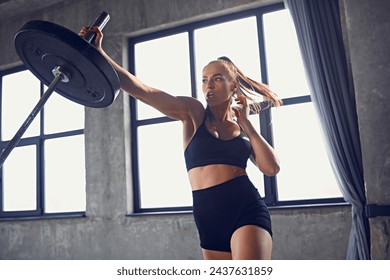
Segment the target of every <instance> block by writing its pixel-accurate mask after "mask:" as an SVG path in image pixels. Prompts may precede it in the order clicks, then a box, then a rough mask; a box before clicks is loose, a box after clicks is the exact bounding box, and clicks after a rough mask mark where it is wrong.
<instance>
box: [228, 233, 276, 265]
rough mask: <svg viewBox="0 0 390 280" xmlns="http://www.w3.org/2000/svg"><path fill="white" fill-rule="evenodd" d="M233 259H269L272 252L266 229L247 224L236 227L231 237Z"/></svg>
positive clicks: (269, 237)
mask: <svg viewBox="0 0 390 280" xmlns="http://www.w3.org/2000/svg"><path fill="white" fill-rule="evenodd" d="M230 246H231V249H232V259H233V260H269V259H271V254H272V237H271V235H270V234H269V232H268V231H266V230H265V229H263V228H261V227H258V226H252V225H247V226H243V227H240V228H238V229H237V230H236V231H235V232H234V233H233V236H232V238H231V242H230Z"/></svg>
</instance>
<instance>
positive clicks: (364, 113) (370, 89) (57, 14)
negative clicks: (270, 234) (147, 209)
mask: <svg viewBox="0 0 390 280" xmlns="http://www.w3.org/2000/svg"><path fill="white" fill-rule="evenodd" d="M189 2H190V3H191V4H189ZM272 2H274V1H267V0H226V1H206V0H204V1H202V0H192V1H186V0H158V1H156V0H133V1H125V0H115V1H109V0H100V1H96V0H95V1H93V0H82V1H63V2H61V3H59V4H56V5H53V6H51V7H48V8H45V9H44V10H39V11H34V12H31V13H28V14H25V15H13V16H11V17H8V18H5V19H2V20H0V41H1V50H2V51H1V53H0V69H4V68H6V67H11V66H13V65H17V64H18V63H20V62H19V59H18V57H17V55H16V53H15V51H14V47H13V36H14V34H15V33H16V32H17V31H18V29H19V28H20V26H22V25H23V24H24V23H25V22H27V21H28V20H32V19H43V20H48V21H52V22H55V23H58V24H60V25H63V26H66V27H67V28H69V29H71V30H74V31H78V30H79V29H80V27H81V26H83V25H85V24H87V23H89V21H90V19H92V18H94V17H95V16H96V14H97V13H98V12H99V11H100V10H106V11H108V12H109V13H110V15H111V20H110V23H109V24H108V25H107V27H106V28H105V41H104V44H105V45H104V47H105V49H106V51H107V52H108V53H110V55H111V56H112V57H113V58H114V59H115V60H116V61H118V62H124V61H126V57H125V49H124V47H125V43H124V42H125V37H126V36H128V35H131V34H134V33H140V32H146V31H147V30H155V29H159V28H164V27H166V26H172V25H176V24H180V23H183V22H188V21H194V20H198V19H202V18H207V17H209V16H213V15H217V14H222V13H229V12H232V11H238V10H242V9H248V8H250V7H256V6H261V5H266V4H269V3H272ZM344 2H345V6H346V9H345V10H346V19H347V22H348V24H347V35H348V42H349V43H350V44H351V46H350V49H351V60H352V66H353V70H354V71H353V75H354V79H355V86H356V88H357V93H358V98H357V102H358V108H359V121H360V123H361V133H362V135H361V137H362V140H363V141H362V143H363V150H364V160H365V168H367V170H383V171H386V170H387V173H382V172H380V173H378V172H377V173H375V174H373V175H372V177H371V176H370V175H367V174H366V176H368V177H369V179H371V178H374V179H375V178H380V180H381V181H380V182H379V181H377V180H376V181H375V180H373V181H369V182H368V183H369V185H368V189H370V188H371V186H372V185H375V186H378V187H385V185H384V183H386V182H387V183H388V181H389V176H390V172H388V171H389V170H388V168H389V154H388V149H387V152H384V151H383V150H381V151H379V149H381V147H385V146H383V145H384V143H385V141H386V139H389V137H386V136H389V135H388V133H389V132H384V129H383V128H384V127H386V125H387V122H386V121H385V117H387V116H388V114H385V111H386V110H388V108H389V106H387V107H386V106H385V104H388V102H389V98H390V97H389V94H387V95H386V93H387V91H386V88H389V81H388V79H387V80H386V76H387V77H388V76H389V75H388V68H389V63H388V60H387V61H386V60H377V59H376V58H378V57H380V56H381V54H383V55H388V53H387V52H388V50H387V48H386V44H383V46H382V45H381V43H377V41H376V40H368V42H367V43H366V42H363V41H364V39H365V37H364V36H361V35H360V30H361V29H363V31H362V32H364V34H365V35H366V34H372V33H371V32H370V30H371V29H374V31H375V30H376V31H377V32H374V35H373V36H374V39H378V38H381V37H380V34H382V32H381V31H383V30H389V27H388V23H389V20H388V19H387V18H386V14H385V13H384V14H380V15H382V17H381V20H383V21H384V23H385V24H383V26H382V27H380V28H379V29H376V28H377V24H376V17H377V15H376V13H374V11H380V10H384V7H387V5H386V3H385V2H386V1H369V0H366V1H356V0H344ZM372 2H375V5H374V4H372V5H371V4H369V3H372ZM367 10H368V11H373V13H372V14H370V16H368V17H367V16H366V15H364V17H363V16H362V14H363V13H364V14H365V13H366V11H367ZM361 18H364V23H357V22H358V21H359V20H360V19H361ZM86 21H87V22H86ZM355 24H356V25H355ZM386 24H387V25H386ZM386 40H389V39H386ZM387 42H388V41H387ZM363 43H364V44H363ZM361 44H363V46H366V48H364V49H360V48H359V47H358V45H359V46H360V45H361ZM372 45H374V47H373V46H372ZM376 45H378V47H377V48H375V46H376ZM387 45H389V44H387ZM378 51H380V52H381V53H378ZM363 53H364V58H360V56H361V55H362V54H363ZM387 57H388V56H387ZM377 63H378V64H377ZM384 70H385V71H387V72H386V73H387V75H383V74H382V73H383V71H384ZM367 77H369V78H368V79H367ZM367 80H370V81H367ZM365 83H367V84H365ZM374 89H375V92H374ZM372 94H377V95H376V96H378V97H379V96H380V97H381V99H377V98H375V99H374V98H371V99H370V98H363V97H364V96H365V95H372ZM379 101H381V102H379ZM386 102H387V103H386ZM378 103H381V104H378ZM378 106H379V108H380V110H378V109H377V108H378ZM370 108H373V109H370ZM386 112H388V111H386ZM85 122H86V123H85V136H86V171H87V173H86V176H87V186H86V188H87V217H86V218H73V219H51V220H49V219H47V220H32V221H12V222H9V221H8V222H4V221H3V222H0V259H200V258H201V252H200V249H199V246H198V237H197V232H196V228H195V224H194V222H193V218H192V216H191V215H190V214H181V215H159V216H157V215H155V216H136V217H134V216H131V217H128V216H126V214H127V213H129V212H131V209H132V205H131V197H132V186H131V162H130V147H129V145H130V131H129V112H128V97H127V96H126V95H125V94H121V95H120V96H119V97H118V98H117V99H116V101H115V103H114V104H113V105H112V106H110V107H109V108H106V109H91V108H87V109H86V121H85ZM374 127H375V128H377V130H376V129H374ZM387 131H389V130H387ZM386 133H387V134H386ZM376 135H378V136H380V137H379V139H378V140H375V141H377V142H375V143H376V145H377V147H371V146H372V145H371V144H370V141H373V139H375V138H376ZM386 143H387V142H386ZM387 144H388V143H387ZM376 155H381V156H382V157H381V158H380V160H379V162H378V161H377V160H378V159H377V158H376ZM384 155H385V158H383V156H384ZM386 155H387V157H386ZM386 168H387V169H386ZM386 180H387V181H386ZM387 202H388V201H387ZM271 215H272V219H273V227H274V251H273V258H274V259H344V258H345V256H346V251H347V246H348V238H349V231H350V227H351V212H350V209H349V208H348V207H331V208H329V207H327V208H325V207H324V208H300V209H283V210H281V209H280V210H272V211H271ZM373 244H375V242H373ZM373 246H375V245H373ZM379 246H380V245H379ZM380 257H382V258H385V257H386V255H380Z"/></svg>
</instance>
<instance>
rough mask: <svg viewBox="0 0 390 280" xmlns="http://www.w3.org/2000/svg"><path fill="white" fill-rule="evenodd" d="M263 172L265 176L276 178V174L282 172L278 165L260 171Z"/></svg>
mask: <svg viewBox="0 0 390 280" xmlns="http://www.w3.org/2000/svg"><path fill="white" fill-rule="evenodd" d="M260 171H261V172H263V173H264V174H265V175H267V176H268V177H272V176H275V175H276V174H278V173H279V171H280V166H279V164H278V163H274V164H272V165H270V166H267V167H266V168H263V170H262V169H260Z"/></svg>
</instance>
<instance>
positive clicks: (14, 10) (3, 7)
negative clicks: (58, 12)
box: [0, 0, 65, 20]
mask: <svg viewBox="0 0 390 280" xmlns="http://www.w3.org/2000/svg"><path fill="white" fill-rule="evenodd" d="M63 1H65V0H0V19H2V20H3V19H6V18H9V17H13V16H15V15H23V14H26V13H31V12H32V11H36V10H40V9H43V8H45V7H48V6H52V5H55V4H57V3H59V2H63Z"/></svg>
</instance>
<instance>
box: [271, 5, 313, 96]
mask: <svg viewBox="0 0 390 280" xmlns="http://www.w3.org/2000/svg"><path fill="white" fill-rule="evenodd" d="M263 20H264V43H265V50H266V57H267V72H268V85H269V86H270V87H271V88H272V90H273V91H274V92H276V93H277V94H278V95H279V97H280V98H287V97H294V96H300V95H308V94H309V89H308V85H307V81H306V76H305V71H304V67H303V63H302V59H301V55H300V51H299V46H298V40H297V37H296V33H295V29H294V25H293V23H292V21H291V18H290V15H289V12H288V10H281V11H277V12H272V13H267V14H265V15H264V16H263Z"/></svg>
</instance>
